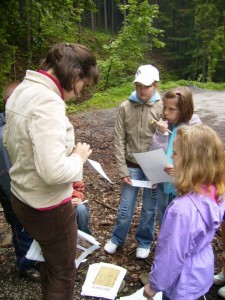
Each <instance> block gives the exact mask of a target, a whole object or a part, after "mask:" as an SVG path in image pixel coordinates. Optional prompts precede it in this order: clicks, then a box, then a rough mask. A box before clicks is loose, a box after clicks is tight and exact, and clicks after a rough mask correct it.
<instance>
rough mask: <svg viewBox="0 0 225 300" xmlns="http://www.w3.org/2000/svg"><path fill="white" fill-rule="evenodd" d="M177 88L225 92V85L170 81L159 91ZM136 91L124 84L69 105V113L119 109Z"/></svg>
mask: <svg viewBox="0 0 225 300" xmlns="http://www.w3.org/2000/svg"><path fill="white" fill-rule="evenodd" d="M176 86H196V87H199V88H204V89H208V90H225V83H220V84H218V83H213V82H208V83H201V82H197V81H186V80H179V81H168V82H162V83H160V86H159V91H162V92H163V91H166V90H169V89H171V88H173V87H176ZM133 90H134V85H133V84H131V83H130V82H129V83H123V84H121V85H120V86H119V87H111V88H109V89H107V90H106V91H104V92H101V93H96V94H94V97H93V98H92V99H90V100H87V101H85V102H82V103H79V102H76V100H75V101H74V102H73V101H70V102H69V103H68V109H67V111H68V113H69V114H72V113H78V112H84V111H88V110H89V111H91V110H101V109H112V108H115V107H118V106H119V105H120V104H121V103H122V102H123V101H124V100H126V99H127V98H128V96H129V95H130V94H131V92H132V91H133Z"/></svg>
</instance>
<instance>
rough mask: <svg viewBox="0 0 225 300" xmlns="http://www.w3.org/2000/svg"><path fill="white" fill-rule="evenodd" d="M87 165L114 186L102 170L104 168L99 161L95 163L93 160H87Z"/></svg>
mask: <svg viewBox="0 0 225 300" xmlns="http://www.w3.org/2000/svg"><path fill="white" fill-rule="evenodd" d="M86 163H87V165H88V166H89V167H91V168H92V169H94V170H95V171H96V172H98V173H99V174H100V175H101V176H102V177H104V178H105V179H106V180H108V181H109V182H110V183H112V184H114V183H113V182H112V181H111V180H110V179H109V177H108V176H107V175H106V174H105V172H104V171H103V169H102V166H101V165H100V163H98V162H97V161H94V160H92V159H88V160H87V162H86Z"/></svg>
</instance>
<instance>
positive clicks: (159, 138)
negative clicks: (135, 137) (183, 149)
mask: <svg viewBox="0 0 225 300" xmlns="http://www.w3.org/2000/svg"><path fill="white" fill-rule="evenodd" d="M162 100H163V119H160V120H159V121H158V122H157V128H156V132H155V134H154V136H153V142H152V145H151V147H150V149H151V150H156V149H159V148H163V150H164V151H165V152H166V155H167V158H168V160H169V162H170V166H168V167H166V169H165V171H166V172H167V173H168V174H169V175H170V176H174V167H173V159H172V158H171V154H172V147H173V141H174V138H175V136H176V131H177V128H178V127H179V126H181V125H182V124H187V125H194V124H196V123H201V121H200V119H199V117H198V116H197V115H195V114H194V103H193V95H192V92H191V90H190V89H189V88H188V87H185V86H178V87H176V88H173V89H171V90H169V91H167V92H166V93H165V95H164V96H163V99H162ZM168 129H169V131H168ZM175 197H176V190H175V188H174V186H173V184H172V183H169V182H165V183H161V184H159V185H158V221H159V226H161V223H162V219H163V215H164V212H165V210H166V207H167V206H168V205H169V203H170V202H171V201H172V200H173V199H174V198H175Z"/></svg>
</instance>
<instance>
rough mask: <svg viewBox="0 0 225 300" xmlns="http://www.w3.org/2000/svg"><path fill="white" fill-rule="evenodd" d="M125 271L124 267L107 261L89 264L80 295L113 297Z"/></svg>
mask: <svg viewBox="0 0 225 300" xmlns="http://www.w3.org/2000/svg"><path fill="white" fill-rule="evenodd" d="M126 272H127V270H126V269H124V268H122V267H119V266H117V265H113V264H108V263H102V262H100V263H96V264H92V265H90V266H89V268H88V272H87V275H86V279H85V282H84V284H83V287H82V292H81V295H82V296H92V297H103V298H106V299H112V300H113V299H115V298H116V296H117V293H118V290H119V288H120V285H121V283H122V281H123V278H124V276H125V275H126Z"/></svg>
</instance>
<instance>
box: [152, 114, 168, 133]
mask: <svg viewBox="0 0 225 300" xmlns="http://www.w3.org/2000/svg"><path fill="white" fill-rule="evenodd" d="M151 120H152V121H153V122H154V123H158V121H156V120H155V119H154V118H151ZM166 131H168V132H169V133H172V131H171V130H169V129H168V128H167V129H166Z"/></svg>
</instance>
